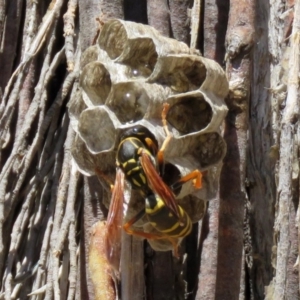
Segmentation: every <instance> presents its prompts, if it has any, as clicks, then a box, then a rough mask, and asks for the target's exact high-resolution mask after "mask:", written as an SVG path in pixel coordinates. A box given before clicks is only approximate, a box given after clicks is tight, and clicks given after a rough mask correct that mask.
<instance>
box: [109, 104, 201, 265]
mask: <svg viewBox="0 0 300 300" xmlns="http://www.w3.org/2000/svg"><path fill="white" fill-rule="evenodd" d="M168 107H169V106H168V104H165V105H164V109H163V112H162V121H163V126H164V129H165V132H166V134H167V137H166V139H165V141H164V143H163V145H162V147H161V148H160V149H159V150H158V143H157V141H156V139H155V137H154V136H153V134H151V133H150V131H149V130H148V129H146V128H144V127H142V126H137V127H134V128H132V129H129V130H128V131H126V132H125V134H123V136H122V137H121V141H120V143H119V146H118V150H117V155H116V165H117V173H116V180H115V184H114V186H113V192H112V199H111V204H110V209H109V213H108V218H107V234H106V245H107V257H108V260H109V261H110V263H111V265H112V267H113V268H114V269H115V270H116V271H118V269H119V255H120V247H121V242H120V241H121V229H122V227H123V229H124V230H125V231H126V232H127V233H128V234H131V235H136V236H140V237H143V238H146V239H154V240H155V239H166V240H169V241H170V242H171V243H172V245H173V247H174V252H175V254H177V246H178V241H179V239H180V238H183V237H185V236H187V235H188V234H189V233H190V231H191V228H192V222H191V219H190V217H189V216H188V214H187V213H186V212H185V211H184V209H183V208H182V207H181V206H179V205H178V204H177V203H176V198H175V195H174V192H173V190H172V187H170V186H168V184H166V182H165V180H164V175H165V174H163V170H164V164H165V162H164V150H165V148H166V146H167V144H168V142H169V140H170V138H171V134H170V132H169V130H168V128H167V121H166V114H167V110H168ZM125 179H126V180H127V181H128V182H129V183H130V184H131V186H132V188H133V189H135V190H138V191H139V193H140V194H141V195H142V197H143V198H144V199H145V209H144V210H142V211H141V212H139V213H138V214H137V215H136V216H134V217H133V218H132V219H130V220H129V221H128V222H126V223H125V224H124V225H123V200H124V180H125ZM201 179H202V174H201V172H200V171H199V170H195V171H193V172H191V173H189V174H187V175H186V176H184V177H182V178H180V179H179V180H178V181H177V182H176V183H175V185H174V186H176V187H178V186H180V185H182V184H183V183H185V182H187V181H189V180H193V183H194V186H195V188H201V186H202V181H201ZM144 215H146V216H147V218H148V221H149V222H150V224H151V225H152V226H153V228H154V229H155V230H156V232H155V233H153V232H151V233H149V232H144V231H137V230H135V229H132V226H133V225H134V224H135V223H136V222H137V221H138V220H139V219H140V218H142V217H143V216H144Z"/></svg>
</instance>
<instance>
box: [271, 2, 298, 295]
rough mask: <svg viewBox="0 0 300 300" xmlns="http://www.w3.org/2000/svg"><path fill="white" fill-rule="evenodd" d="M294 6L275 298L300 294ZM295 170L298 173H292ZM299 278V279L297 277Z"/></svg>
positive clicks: (281, 162)
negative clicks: (295, 184) (296, 226)
mask: <svg viewBox="0 0 300 300" xmlns="http://www.w3.org/2000/svg"><path fill="white" fill-rule="evenodd" d="M294 9H295V13H294V23H293V27H292V34H291V37H290V47H291V53H290V58H289V73H288V82H287V98H286V103H285V108H284V110H283V115H282V121H281V136H280V156H279V170H278V177H279V182H278V197H279V198H278V214H277V217H276V221H275V233H276V236H277V241H278V242H277V259H276V275H275V278H274V279H275V280H274V281H275V288H274V298H275V299H288V298H287V297H288V295H289V297H293V298H294V297H295V296H296V297H297V298H298V297H299V287H298V286H297V285H295V284H294V285H293V284H290V283H291V282H293V281H295V279H294V278H293V277H295V276H297V277H298V274H295V273H294V272H293V264H291V263H290V260H291V259H292V258H294V259H296V257H295V254H294V253H293V245H292V244H291V240H293V239H295V238H296V236H295V235H296V234H297V233H295V232H294V230H291V228H292V227H293V226H294V225H293V224H294V220H292V218H293V217H295V215H294V213H291V209H292V210H293V209H294V208H293V205H294V204H293V200H294V199H295V198H297V199H299V190H297V191H294V189H293V177H296V179H298V178H299V168H295V167H294V164H295V162H296V164H298V161H299V151H298V141H297V140H296V137H297V133H298V126H299V125H298V120H299V78H298V76H299V75H298V74H299V63H300V60H299V55H300V51H299V47H300V1H298V0H297V1H295V8H294ZM295 147H296V149H297V150H296V151H295ZM295 171H296V175H295V176H293V173H294V172H295ZM298 180H299V179H298ZM294 197H295V198H294ZM298 201H299V200H298ZM298 247H299V246H298ZM294 263H296V261H295V262H294ZM297 280H299V279H298V278H297ZM287 294H288V295H287ZM291 299H292V298H291Z"/></svg>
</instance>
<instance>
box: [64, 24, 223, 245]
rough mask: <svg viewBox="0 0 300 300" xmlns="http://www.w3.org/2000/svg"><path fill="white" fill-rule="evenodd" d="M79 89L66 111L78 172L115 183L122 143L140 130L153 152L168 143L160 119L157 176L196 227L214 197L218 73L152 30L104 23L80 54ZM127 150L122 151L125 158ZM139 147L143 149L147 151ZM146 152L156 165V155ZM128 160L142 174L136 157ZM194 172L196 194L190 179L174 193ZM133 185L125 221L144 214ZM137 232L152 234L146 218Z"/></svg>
mask: <svg viewBox="0 0 300 300" xmlns="http://www.w3.org/2000/svg"><path fill="white" fill-rule="evenodd" d="M80 87H81V94H80V95H77V97H76V99H75V98H74V99H72V101H71V103H70V105H69V107H70V117H71V124H72V125H73V127H74V129H75V131H76V135H77V136H76V139H75V142H74V145H73V148H72V154H73V157H74V160H75V162H76V163H77V165H78V167H79V169H80V171H81V172H82V173H84V174H88V175H92V174H97V170H98V171H99V172H98V173H105V174H108V177H110V178H112V180H114V179H113V177H114V176H115V169H116V153H117V152H118V149H120V148H119V145H120V140H122V136H124V133H126V132H127V131H128V130H129V131H130V130H131V129H132V130H133V129H134V128H135V127H138V126H142V127H144V128H146V129H147V130H149V132H150V137H148V140H155V141H156V143H158V147H157V146H155V147H156V148H157V150H156V152H157V151H158V150H159V148H160V147H161V146H162V144H163V142H164V140H165V138H166V130H165V127H164V126H163V122H162V119H163V117H162V116H164V120H165V121H166V123H167V124H166V125H167V128H168V129H169V131H170V132H171V136H172V137H171V140H170V141H169V143H168V144H167V145H166V148H165V149H164V167H163V168H162V167H157V166H156V167H157V172H159V173H160V175H161V176H162V177H163V181H164V182H165V183H166V185H168V186H169V187H172V188H173V193H174V194H175V196H176V197H177V199H178V203H180V207H182V209H183V211H185V212H186V213H187V215H188V216H189V217H190V219H191V220H192V222H196V221H198V220H199V219H200V218H201V217H202V216H203V211H204V209H205V205H204V202H205V201H209V200H211V199H214V198H215V196H216V193H217V188H216V187H217V182H218V176H219V171H218V170H219V168H218V166H219V165H220V162H221V161H222V159H223V157H224V155H225V153H226V144H225V142H224V140H223V138H222V136H221V134H220V132H221V125H222V122H223V120H224V118H225V116H226V113H227V107H226V105H225V102H224V98H225V97H226V95H227V93H228V82H227V79H226V76H225V73H224V71H223V70H222V68H221V67H220V66H219V65H218V64H217V63H216V62H215V61H213V60H210V59H206V58H204V57H202V56H200V55H197V54H195V51H192V50H191V49H190V48H189V47H188V46H187V45H186V44H184V43H182V42H178V41H176V40H174V39H170V38H167V37H164V36H162V35H160V34H159V32H158V31H156V30H155V29H154V28H152V27H150V26H147V25H143V24H137V23H133V22H127V21H123V20H115V19H114V20H110V21H108V22H107V23H105V24H104V26H103V28H102V30H101V33H100V36H99V38H98V42H97V44H96V45H94V46H92V47H90V48H88V49H87V50H86V51H85V52H84V53H83V55H82V61H81V70H80ZM166 103H167V104H168V105H169V107H168V109H166V107H167V106H166V105H165V104H166ZM132 132H134V130H133V131H132ZM148 140H147V141H148ZM129 142H130V143H131V142H132V143H133V142H134V140H129ZM132 145H134V144H132ZM132 145H127V144H126V147H125V144H124V149H125V150H127V151H129V150H130V149H131V148H130V147H129V146H132ZM144 145H145V146H143V147H145V148H146V149H147V150H149V144H147V143H144ZM125 150H124V151H125ZM149 153H150V154H149V157H150V160H152V162H153V164H154V162H155V159H156V157H155V155H156V154H155V153H153V152H151V151H150V152H149ZM122 154H124V153H122ZM134 159H135V160H134V161H133V162H134V164H136V166H137V167H138V168H139V169H138V170H140V169H141V168H142V167H141V165H140V164H139V163H140V161H139V158H134ZM119 160H120V161H121V159H120V158H119ZM120 161H119V163H120ZM128 161H130V159H129V158H127V157H126V159H125V162H122V163H124V166H123V168H124V170H126V172H127V173H130V172H131V170H134V167H132V168H129V167H128V165H126V163H128ZM134 164H133V166H135V165H134ZM126 167H127V168H128V170H127V169H126ZM194 169H199V170H200V171H204V170H205V171H206V173H205V175H203V179H202V180H203V182H202V188H201V189H198V190H196V189H195V186H194V182H193V180H190V182H188V183H184V184H183V185H182V186H180V187H179V188H177V187H176V181H178V180H179V179H180V178H182V177H184V176H186V175H187V174H189V173H190V172H191V171H193V170H194ZM139 174H141V173H139ZM139 174H138V175H137V176H140V175H139ZM125 178H126V174H125ZM131 178H132V181H133V180H136V178H138V180H140V181H141V182H142V180H144V178H142V177H134V176H133V175H132V177H131ZM174 182H175V185H174ZM129 184H130V183H129ZM138 184H140V182H138V183H137V184H136V185H137V186H136V187H135V188H136V189H134V191H133V194H134V197H131V199H130V201H128V210H126V213H125V214H126V216H125V219H126V220H127V219H128V218H129V217H128V216H133V215H135V214H136V213H138V212H139V211H140V210H141V207H145V203H144V202H143V201H144V199H143V196H141V194H140V193H139V192H138V188H139V186H138ZM147 184H148V183H147V182H146V184H145V186H146V187H147ZM129 198H130V197H129ZM137 202H138V203H139V204H138V205H136V203H137ZM199 203H201V205H199ZM135 225H136V224H135ZM144 225H145V226H144ZM158 225H159V224H158ZM139 226H144V227H145V228H144V230H145V231H150V232H152V231H154V232H155V230H156V229H155V228H153V226H152V228H151V225H149V223H148V221H147V218H143V219H141V221H140V222H139ZM149 226H150V229H149ZM158 228H159V226H158ZM152 243H153V244H155V243H156V244H157V245H156V248H159V249H160V250H166V249H169V248H170V245H171V246H172V243H171V244H170V242H169V241H164V240H161V241H153V242H152ZM154 247H155V246H154Z"/></svg>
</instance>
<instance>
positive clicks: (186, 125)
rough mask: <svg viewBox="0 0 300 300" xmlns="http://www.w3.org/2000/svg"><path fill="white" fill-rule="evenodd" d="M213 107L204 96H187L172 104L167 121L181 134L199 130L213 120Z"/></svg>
mask: <svg viewBox="0 0 300 300" xmlns="http://www.w3.org/2000/svg"><path fill="white" fill-rule="evenodd" d="M212 114H213V112H212V108H211V106H210V105H209V104H208V103H207V102H206V101H205V99H204V97H202V96H197V97H191V96H189V97H186V98H182V99H181V100H179V101H178V102H177V103H176V104H174V105H172V106H171V108H170V109H169V111H168V114H167V121H168V122H169V123H170V124H171V125H172V126H173V127H174V128H176V129H177V130H178V131H179V133H180V134H190V133H194V132H198V131H200V130H202V129H204V128H205V127H207V126H208V124H209V123H210V122H211V119H212Z"/></svg>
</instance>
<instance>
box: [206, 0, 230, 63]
mask: <svg viewBox="0 0 300 300" xmlns="http://www.w3.org/2000/svg"><path fill="white" fill-rule="evenodd" d="M217 2H218V3H217ZM204 11H205V13H204V17H203V18H204V19H203V56H204V57H208V58H211V59H214V60H215V61H217V62H218V63H219V64H221V65H223V63H224V56H225V35H226V30H227V27H226V25H225V24H227V20H228V11H229V0H224V1H215V0H206V1H204Z"/></svg>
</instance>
